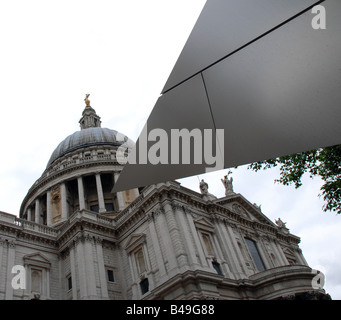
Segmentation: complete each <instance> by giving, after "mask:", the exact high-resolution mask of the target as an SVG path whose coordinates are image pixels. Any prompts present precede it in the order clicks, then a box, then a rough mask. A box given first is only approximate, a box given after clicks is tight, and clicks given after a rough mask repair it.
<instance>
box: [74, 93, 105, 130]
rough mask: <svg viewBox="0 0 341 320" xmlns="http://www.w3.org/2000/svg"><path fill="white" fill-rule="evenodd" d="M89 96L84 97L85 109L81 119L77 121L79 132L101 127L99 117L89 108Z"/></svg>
mask: <svg viewBox="0 0 341 320" xmlns="http://www.w3.org/2000/svg"><path fill="white" fill-rule="evenodd" d="M89 96H90V94H89V93H88V94H86V95H85V99H84V101H85V105H86V106H85V109H84V110H83V113H82V118H81V119H80V120H79V124H80V127H81V130H83V129H87V128H96V127H100V126H101V117H100V116H98V115H97V114H96V111H95V109H93V108H92V107H91V106H90V100H89Z"/></svg>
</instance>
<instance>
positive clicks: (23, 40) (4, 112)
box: [0, 0, 341, 299]
mask: <svg viewBox="0 0 341 320" xmlns="http://www.w3.org/2000/svg"><path fill="white" fill-rule="evenodd" d="M204 4H205V1H204V0H144V1H141V0H130V1H122V0H121V1H116V0H109V1H104V0H96V1H94V0H93V1H86V0H82V1H75V0H72V1H70V0H68V1H65V0H58V1H47V0H43V1H37V0H30V1H21V0H12V1H1V2H0V30H1V31H0V45H1V50H0V57H1V59H0V88H1V89H0V90H1V95H0V105H1V126H0V139H1V140H0V141H1V157H0V159H1V160H0V161H1V166H0V195H1V196H0V211H5V212H9V213H12V214H16V215H18V214H19V208H20V204H21V202H22V200H23V198H24V197H25V195H26V193H27V191H28V189H29V188H30V187H31V185H32V184H33V183H34V182H35V180H36V179H38V178H39V177H40V175H41V174H42V172H43V171H44V169H45V167H46V164H47V162H48V160H49V158H50V155H51V153H52V152H53V150H54V149H55V148H56V147H57V145H58V143H59V142H60V141H62V140H63V139H64V138H65V137H66V136H68V135H70V134H72V133H73V132H75V131H77V130H79V124H78V121H79V119H80V117H81V113H82V111H83V109H84V106H85V105H84V98H85V94H86V93H90V97H89V98H90V101H91V106H92V107H93V108H94V109H95V110H96V112H97V113H98V115H99V116H100V117H101V120H102V127H107V128H111V129H115V130H118V131H119V132H122V133H123V134H126V135H127V136H128V137H130V138H131V139H133V140H135V141H136V139H137V138H138V136H139V133H140V131H141V130H142V127H143V125H144V124H145V122H146V120H147V118H148V116H149V114H150V112H151V110H152V109H153V107H154V104H155V102H156V100H157V98H158V97H159V95H160V92H161V90H162V88H163V86H164V84H165V82H166V80H167V78H168V76H169V74H170V72H171V70H172V68H173V66H174V64H175V62H176V60H177V57H178V56H179V54H180V52H181V50H182V48H183V46H184V44H185V42H186V40H187V38H188V36H189V34H190V32H191V30H192V28H193V26H194V24H195V22H196V20H197V18H198V16H199V14H200V12H201V10H202V8H203V6H204ZM227 171H228V170H222V171H217V172H213V173H210V174H206V175H200V177H199V178H200V179H205V181H206V182H207V183H208V184H209V192H210V193H212V194H214V195H216V196H217V197H223V196H224V187H223V185H222V183H221V181H220V179H221V178H222V177H223V176H224V175H225V174H226V173H227ZM232 171H233V178H234V190H235V192H238V193H241V194H242V195H243V196H244V197H245V198H247V199H248V200H249V201H250V202H251V203H257V204H261V205H262V211H263V213H264V214H265V215H267V216H268V217H269V218H270V219H271V220H272V221H274V220H275V219H277V218H278V217H280V218H281V219H282V220H283V221H285V222H287V227H288V228H289V229H290V232H292V233H293V234H295V235H297V236H299V237H301V244H300V247H301V248H302V250H303V254H304V256H305V258H306V260H307V262H308V263H309V265H310V266H311V267H313V268H315V267H317V268H318V269H320V270H321V271H323V272H325V274H326V284H325V289H326V291H327V292H328V293H330V294H331V296H332V298H333V299H341V275H340V271H339V270H341V259H340V256H341V249H340V247H341V245H340V244H341V216H336V215H335V214H334V213H331V212H327V213H324V212H323V211H322V205H323V200H322V199H320V198H318V196H317V195H318V194H319V192H320V190H319V189H320V187H321V185H322V183H321V181H320V180H319V179H317V178H316V179H314V180H312V179H310V178H309V177H306V178H305V179H304V183H303V186H302V187H301V188H299V189H297V190H296V189H295V188H294V186H292V187H285V186H282V185H279V184H274V179H275V178H278V176H279V172H278V170H274V169H273V170H267V171H264V172H260V173H255V172H252V171H249V170H247V169H246V167H245V166H244V167H240V168H238V169H233V170H232ZM179 181H180V182H181V183H182V185H184V186H186V187H188V188H191V189H193V190H196V191H198V192H199V187H198V177H189V178H185V179H181V180H179Z"/></svg>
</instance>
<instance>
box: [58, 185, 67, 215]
mask: <svg viewBox="0 0 341 320" xmlns="http://www.w3.org/2000/svg"><path fill="white" fill-rule="evenodd" d="M60 190H61V192H60V193H61V201H62V221H65V220H67V218H68V216H69V206H68V204H67V195H66V185H65V182H63V183H62V184H61V186H60Z"/></svg>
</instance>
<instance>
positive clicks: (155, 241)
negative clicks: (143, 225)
mask: <svg viewBox="0 0 341 320" xmlns="http://www.w3.org/2000/svg"><path fill="white" fill-rule="evenodd" d="M147 216H148V227H149V233H150V237H151V239H152V241H151V242H152V245H153V247H154V252H155V257H156V262H157V266H158V269H159V273H160V277H162V276H164V275H165V274H166V269H165V262H164V261H163V258H162V252H161V247H160V243H159V239H158V236H157V232H156V228H155V221H154V215H153V212H150V213H148V214H147Z"/></svg>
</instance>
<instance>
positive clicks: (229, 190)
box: [221, 171, 233, 196]
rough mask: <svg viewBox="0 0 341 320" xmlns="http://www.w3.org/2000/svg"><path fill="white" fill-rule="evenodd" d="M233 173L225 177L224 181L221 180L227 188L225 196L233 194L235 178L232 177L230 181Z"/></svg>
mask: <svg viewBox="0 0 341 320" xmlns="http://www.w3.org/2000/svg"><path fill="white" fill-rule="evenodd" d="M230 173H231V171H229V173H228V174H227V175H226V176H224V179H221V182H222V183H223V185H224V187H225V196H227V195H229V194H231V193H233V184H232V182H233V178H232V177H231V178H230V179H228V176H229V175H230Z"/></svg>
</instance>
